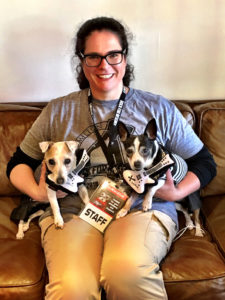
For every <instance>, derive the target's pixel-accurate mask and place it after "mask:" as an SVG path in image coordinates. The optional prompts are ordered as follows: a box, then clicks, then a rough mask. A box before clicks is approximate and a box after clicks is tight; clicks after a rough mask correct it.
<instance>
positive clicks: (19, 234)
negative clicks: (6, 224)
mask: <svg viewBox="0 0 225 300" xmlns="http://www.w3.org/2000/svg"><path fill="white" fill-rule="evenodd" d="M23 225H24V221H23V220H20V222H19V224H18V232H17V234H16V238H17V239H18V240H22V239H23V237H24V230H23Z"/></svg>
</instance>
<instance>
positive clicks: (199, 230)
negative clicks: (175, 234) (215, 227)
mask: <svg viewBox="0 0 225 300" xmlns="http://www.w3.org/2000/svg"><path fill="white" fill-rule="evenodd" d="M199 215H200V208H199V209H196V210H195V211H194V221H195V235H196V236H204V230H203V229H202V228H201V223H200V218H199Z"/></svg>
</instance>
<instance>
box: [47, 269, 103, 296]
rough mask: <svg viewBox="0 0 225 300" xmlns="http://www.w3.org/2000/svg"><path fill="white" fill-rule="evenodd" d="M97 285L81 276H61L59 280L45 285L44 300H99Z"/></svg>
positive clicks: (94, 281) (96, 281)
mask: <svg viewBox="0 0 225 300" xmlns="http://www.w3.org/2000/svg"><path fill="white" fill-rule="evenodd" d="M99 289H100V288H99V283H98V280H97V279H95V278H91V277H90V278H89V280H88V281H87V280H86V279H85V278H82V275H81V274H80V276H79V274H78V275H77V276H74V274H73V275H71V274H63V275H62V276H61V278H60V279H59V280H55V281H53V282H51V283H50V284H48V285H47V288H46V300H57V299H62V300H74V299H76V300H88V299H96V300H97V299H99Z"/></svg>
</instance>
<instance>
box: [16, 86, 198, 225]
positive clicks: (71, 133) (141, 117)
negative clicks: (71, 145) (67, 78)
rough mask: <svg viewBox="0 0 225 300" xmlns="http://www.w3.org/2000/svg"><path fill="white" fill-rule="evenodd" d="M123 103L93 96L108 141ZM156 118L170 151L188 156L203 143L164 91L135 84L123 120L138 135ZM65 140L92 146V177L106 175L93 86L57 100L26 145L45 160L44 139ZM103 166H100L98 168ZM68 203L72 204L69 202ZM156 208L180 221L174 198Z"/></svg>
mask: <svg viewBox="0 0 225 300" xmlns="http://www.w3.org/2000/svg"><path fill="white" fill-rule="evenodd" d="M117 103H118V100H112V101H101V100H95V99H94V100H93V114H94V122H95V124H96V126H97V128H98V130H99V133H100V134H101V135H102V136H103V137H104V139H105V141H106V143H107V140H108V128H109V127H110V125H111V124H112V121H113V118H114V115H115V111H116V106H117ZM152 118H155V120H156V123H157V128H158V130H157V139H158V141H159V142H160V143H161V144H162V145H164V146H165V147H166V148H167V149H168V150H169V151H171V152H174V153H176V154H178V155H180V156H181V157H183V158H184V159H187V158H190V157H192V156H193V155H195V154H196V153H198V152H199V151H200V150H201V148H202V147H203V144H202V142H201V141H200V139H199V138H198V137H197V135H196V134H195V133H194V131H193V130H192V128H191V126H190V125H189V124H188V123H187V122H186V120H185V119H184V118H183V116H182V114H181V113H180V111H179V110H178V109H177V108H176V106H175V105H174V104H173V103H172V102H171V101H169V100H167V99H165V98H163V97H162V96H159V95H155V94H152V93H149V92H145V91H141V90H137V89H132V88H130V90H129V92H128V94H127V95H126V101H125V104H124V107H123V111H122V115H121V117H120V121H122V122H123V123H124V124H126V126H127V127H128V128H129V129H130V132H131V133H132V134H135V135H138V134H143V132H144V130H145V127H146V125H147V123H148V122H149V120H151V119H152ZM64 140H76V141H78V142H79V145H80V147H81V148H84V149H86V150H87V152H88V154H89V156H90V162H91V165H92V166H93V169H92V175H93V176H90V178H89V180H90V181H93V180H95V179H96V178H98V177H96V176H95V175H97V174H98V175H99V173H101V175H106V174H104V170H106V168H105V166H106V165H107V161H106V159H105V156H104V154H103V152H102V150H101V147H100V145H99V143H98V140H97V139H96V135H95V132H94V127H93V121H92V118H91V115H90V111H89V106H88V89H85V90H81V91H79V92H74V93H71V94H69V95H67V96H65V97H61V98H57V99H55V100H52V101H51V102H50V103H49V104H48V105H47V106H46V107H45V108H44V109H43V111H42V113H41V114H40V116H39V117H38V118H37V120H36V121H35V122H34V124H33V126H32V127H31V129H30V130H29V131H28V133H27V135H26V137H25V138H24V140H23V142H22V143H21V145H20V147H21V150H22V151H23V152H25V153H26V154H27V155H29V156H30V157H32V158H34V159H42V158H43V154H42V152H41V150H40V148H39V145H38V144H39V142H42V141H54V142H57V141H64ZM118 145H119V147H118V153H119V154H118V161H119V162H122V163H124V162H126V158H125V155H124V152H123V149H122V146H121V145H120V142H119V139H118ZM99 165H100V167H97V166H99ZM140 201H141V199H140ZM61 203H63V202H62V201H61ZM62 205H63V204H62ZM63 206H66V201H64V205H63ZM152 209H157V210H160V211H162V212H164V213H166V214H167V215H169V216H170V217H171V218H172V219H173V220H174V222H176V223H177V214H176V210H175V206H174V203H173V202H166V201H157V202H154V203H153V207H152Z"/></svg>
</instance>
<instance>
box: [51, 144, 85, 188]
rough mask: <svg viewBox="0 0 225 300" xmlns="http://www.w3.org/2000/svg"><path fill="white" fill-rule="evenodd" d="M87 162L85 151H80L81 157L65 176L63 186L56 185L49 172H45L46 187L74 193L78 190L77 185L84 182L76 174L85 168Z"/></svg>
mask: <svg viewBox="0 0 225 300" xmlns="http://www.w3.org/2000/svg"><path fill="white" fill-rule="evenodd" d="M88 161H89V156H88V154H87V152H86V150H84V149H82V156H81V159H80V161H79V162H78V164H77V166H76V168H75V169H74V170H73V171H72V172H71V173H70V174H68V176H67V181H66V182H65V183H63V184H56V183H55V182H54V181H53V180H51V174H52V173H51V172H50V171H49V170H47V173H46V183H47V184H48V187H49V188H50V189H52V190H54V191H58V190H61V191H63V192H66V193H76V192H77V190H78V185H79V184H80V183H82V182H83V181H84V178H83V177H81V176H79V175H78V173H79V172H80V171H81V170H82V169H83V168H84V167H85V165H86V164H87V162H88Z"/></svg>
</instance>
